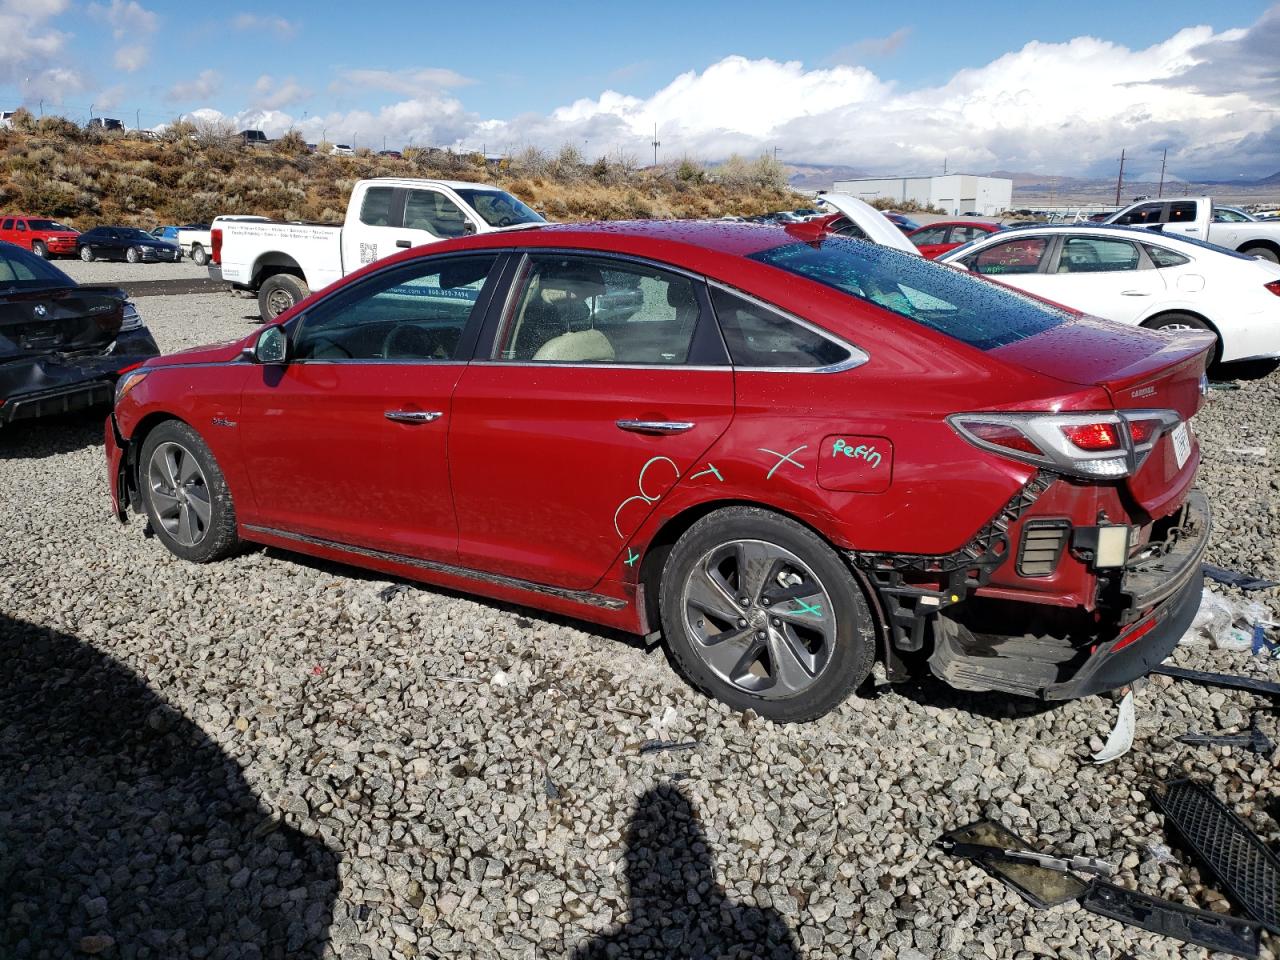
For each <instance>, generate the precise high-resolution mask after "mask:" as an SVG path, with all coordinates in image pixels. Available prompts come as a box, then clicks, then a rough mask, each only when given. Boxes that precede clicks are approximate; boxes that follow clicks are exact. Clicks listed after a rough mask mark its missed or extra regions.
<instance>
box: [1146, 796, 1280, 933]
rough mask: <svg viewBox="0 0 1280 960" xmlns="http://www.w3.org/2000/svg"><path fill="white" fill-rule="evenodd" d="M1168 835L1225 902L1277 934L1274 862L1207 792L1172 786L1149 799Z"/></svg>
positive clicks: (1279, 902)
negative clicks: (1211, 881) (1203, 871)
mask: <svg viewBox="0 0 1280 960" xmlns="http://www.w3.org/2000/svg"><path fill="white" fill-rule="evenodd" d="M1152 800H1153V801H1154V802H1155V805H1156V806H1157V807H1159V808H1160V811H1161V812H1162V813H1163V814H1164V815H1165V822H1166V825H1167V826H1168V828H1169V831H1170V832H1171V833H1173V834H1174V835H1176V836H1177V837H1179V838H1181V840H1182V842H1183V844H1185V846H1186V847H1187V848H1188V849H1189V850H1190V851H1191V852H1192V853H1193V854H1195V856H1196V857H1197V858H1198V859H1199V860H1200V861H1201V862H1203V863H1204V865H1205V866H1206V867H1207V868H1208V869H1209V872H1211V873H1212V874H1213V875H1214V876H1215V877H1216V878H1217V881H1218V884H1219V885H1220V886H1221V887H1222V889H1223V891H1224V892H1225V893H1226V895H1227V897H1228V899H1230V900H1231V901H1232V902H1233V903H1235V904H1236V905H1237V906H1238V907H1240V908H1241V909H1242V910H1244V912H1245V913H1247V914H1249V916H1251V917H1253V918H1254V919H1255V920H1257V921H1258V922H1259V923H1261V924H1262V925H1263V926H1264V927H1265V928H1266V929H1268V930H1270V931H1271V932H1272V933H1280V859H1277V858H1276V855H1275V854H1274V853H1272V852H1271V851H1270V850H1268V849H1267V848H1266V846H1265V845H1264V844H1263V843H1262V841H1261V840H1259V839H1258V836H1257V834H1255V833H1254V832H1253V831H1252V830H1250V829H1249V826H1248V824H1246V823H1245V822H1244V821H1243V820H1241V819H1240V818H1239V817H1237V816H1236V815H1235V814H1234V813H1232V812H1231V810H1230V809H1229V808H1228V807H1227V805H1226V804H1224V803H1223V802H1222V801H1221V800H1219V799H1218V798H1217V797H1216V796H1215V795H1214V794H1213V793H1212V791H1210V790H1208V789H1207V788H1205V787H1203V786H1201V785H1200V784H1198V783H1196V782H1194V781H1192V780H1173V781H1171V782H1169V783H1166V784H1165V785H1164V789H1163V790H1157V791H1155V792H1154V793H1153V795H1152Z"/></svg>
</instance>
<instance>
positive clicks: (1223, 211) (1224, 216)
mask: <svg viewBox="0 0 1280 960" xmlns="http://www.w3.org/2000/svg"><path fill="white" fill-rule="evenodd" d="M1213 222H1214V223H1251V222H1252V218H1251V217H1247V216H1245V214H1244V212H1243V211H1241V210H1234V209H1232V208H1231V207H1214V208H1213Z"/></svg>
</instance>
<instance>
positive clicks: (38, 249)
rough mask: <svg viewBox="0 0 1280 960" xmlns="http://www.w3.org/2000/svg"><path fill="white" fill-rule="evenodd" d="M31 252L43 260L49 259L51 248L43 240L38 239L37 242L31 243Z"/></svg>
mask: <svg viewBox="0 0 1280 960" xmlns="http://www.w3.org/2000/svg"><path fill="white" fill-rule="evenodd" d="M31 252H32V253H34V254H35V255H36V256H37V257H39V258H40V259H41V260H48V259H49V248H48V247H47V246H46V245H45V243H44V241H43V240H37V241H36V242H35V243H33V244H31Z"/></svg>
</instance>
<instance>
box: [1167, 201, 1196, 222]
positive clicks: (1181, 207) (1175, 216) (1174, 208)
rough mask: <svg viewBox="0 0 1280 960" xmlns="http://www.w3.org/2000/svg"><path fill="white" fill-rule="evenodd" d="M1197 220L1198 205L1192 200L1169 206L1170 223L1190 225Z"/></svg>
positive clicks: (1177, 202)
mask: <svg viewBox="0 0 1280 960" xmlns="http://www.w3.org/2000/svg"><path fill="white" fill-rule="evenodd" d="M1195 218H1196V205H1195V204H1194V203H1193V202H1192V201H1190V200H1175V201H1174V202H1173V203H1171V204H1169V222H1170V223H1190V222H1191V221H1192V220H1194V219H1195Z"/></svg>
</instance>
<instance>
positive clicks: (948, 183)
mask: <svg viewBox="0 0 1280 960" xmlns="http://www.w3.org/2000/svg"><path fill="white" fill-rule="evenodd" d="M832 190H833V192H835V193H848V194H852V195H853V196H855V197H857V198H858V199H859V200H866V201H868V202H869V201H871V200H875V199H879V198H881V197H885V198H888V199H890V200H894V201H896V202H898V203H901V202H902V201H904V200H914V201H915V202H916V203H918V204H921V205H922V206H924V205H929V206H934V207H937V208H939V209H940V210H942V211H944V212H945V213H949V214H951V215H952V216H962V215H963V214H966V213H970V212H974V213H979V214H981V215H982V216H984V217H991V216H995V215H996V214H998V213H1000V212H1002V211H1004V210H1008V209H1009V207H1010V206H1011V205H1012V203H1013V181H1012V180H1003V179H1001V178H999V177H975V176H972V175H970V174H967V173H953V174H948V175H947V176H942V177H863V178H860V179H858V180H837V181H836V183H835V186H834V187H832Z"/></svg>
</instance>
